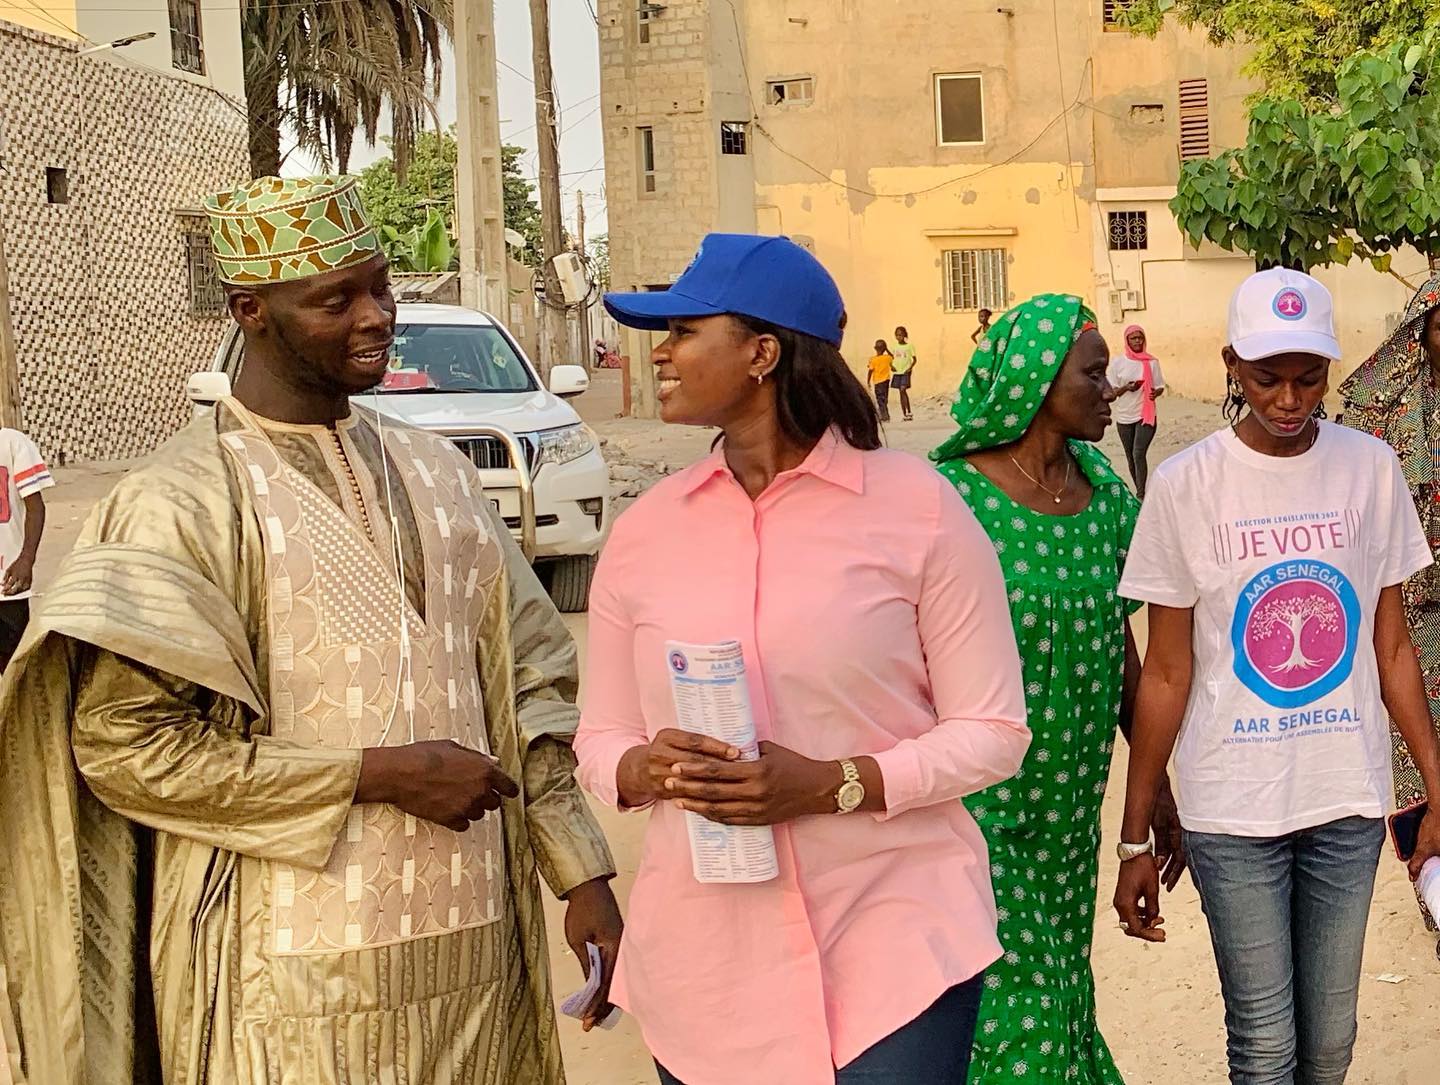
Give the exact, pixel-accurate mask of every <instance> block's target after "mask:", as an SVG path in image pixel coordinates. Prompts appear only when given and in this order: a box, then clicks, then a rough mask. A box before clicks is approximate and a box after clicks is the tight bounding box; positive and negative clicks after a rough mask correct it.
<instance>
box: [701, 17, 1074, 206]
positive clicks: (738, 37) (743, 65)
mask: <svg viewBox="0 0 1440 1085" xmlns="http://www.w3.org/2000/svg"><path fill="white" fill-rule="evenodd" d="M725 2H726V5H727V6H728V7H729V8H730V20H731V22H732V23H734V25H735V41H736V42H737V48H738V50H739V53H740V70H741V73H742V74H743V75H744V77H745V91H746V94H747V96H748V97H749V99H750V122H751V124H752V125H753V126H754V128H755V130H756V131H757V132H759V133H760V134H761V135H762V136H764V137H765V139H766V140H767V141H769V143H770V146H772V147H774V148H775V150H777V151H779V152H780V153H781V154H782V155H784V156H785V157H786V158H788V159H790V160H791V161H793V162H796V163H798V164H799V165H802V166H804V167H805V168H806V169H808V170H810V171H811V172H812V173H814V174H815V175H816V176H817V177H819V178H821V179H822V180H824V181H825V183H826V184H830V185H834V186H835V187H836V188H839V189H843V190H844V191H846V192H854V193H856V194H857V195H861V196H869V197H870V198H872V199H878V200H908V199H910V198H911V197H913V196H927V195H929V194H930V193H932V192H938V191H939V190H940V189H942V188H949V187H950V186H951V185H958V184H961V183H963V182H965V181H971V180H974V179H975V178H976V177H980V176H983V175H984V174H987V173H989V172H990V171H991V170H997V169H999V168H1000V167H1001V166H1008V165H1010V164H1011V163H1012V162H1014V161H1015V160H1016V159H1018V158H1020V157H1021V156H1023V155H1024V154H1026V153H1027V152H1028V151H1029V150H1030V149H1031V148H1032V147H1034V146H1035V145H1036V144H1037V143H1039V142H1040V141H1041V140H1042V139H1044V138H1045V136H1046V134H1047V133H1049V131H1050V129H1052V128H1054V127H1055V126H1056V125H1057V124H1059V123H1060V122H1061V121H1062V120H1065V119H1066V118H1067V117H1068V116H1069V115H1070V114H1071V113H1072V112H1073V111H1074V110H1075V109H1077V108H1080V106H1081V105H1082V103H1081V101H1080V99H1081V97H1082V96H1083V94H1084V90H1083V88H1084V86H1085V73H1086V72H1088V71H1089V70H1090V68H1091V66H1092V65H1093V64H1094V63H1095V60H1094V58H1093V57H1091V58H1089V59H1087V60H1086V61H1085V67H1084V68H1083V69H1081V73H1080V86H1081V88H1082V90H1081V91H1080V93H1079V94H1077V95H1076V96H1075V100H1074V101H1073V102H1071V103H1070V104H1069V105H1068V106H1066V107H1065V108H1064V109H1062V110H1061V111H1060V113H1059V114H1058V115H1057V116H1055V117H1053V118H1051V120H1050V122H1049V123H1048V124H1046V125H1045V127H1044V128H1042V129H1040V131H1039V133H1037V134H1036V136H1035V138H1034V139H1032V140H1031V141H1030V142H1029V143H1027V144H1025V146H1023V147H1021V148H1020V149H1019V150H1018V151H1016V152H1015V153H1014V154H1012V155H1011V156H1010V157H1009V158H1006V159H1004V160H1003V161H1000V162H992V163H990V164H989V165H987V166H983V167H982V168H980V169H978V170H976V171H974V172H973V173H967V174H964V175H963V176H960V177H952V178H950V179H949V180H948V181H941V182H940V183H939V184H935V185H931V186H929V187H928V188H921V189H917V190H915V191H914V192H876V191H874V190H873V189H868V188H861V187H859V186H858V185H852V184H847V183H846V182H844V181H837V180H835V179H834V178H833V177H831V176H830V174H829V173H827V172H826V171H825V170H823V169H821V168H820V167H819V166H817V165H815V164H814V163H813V162H807V161H806V160H805V159H803V158H801V157H800V156H799V155H797V154H795V153H793V152H791V151H788V150H786V149H785V148H784V147H782V146H781V145H780V143H779V141H778V140H776V138H775V137H774V136H773V135H771V134H770V132H769V130H767V129H766V127H765V125H764V124H762V123H761V121H760V110H759V108H758V107H757V106H756V104H755V91H754V83H753V82H752V81H751V79H750V65H749V63H748V62H747V61H746V58H745V45H744V42H745V35H744V34H743V33H742V32H741V30H740V15H739V13H738V12H737V11H736V10H735V0H725Z"/></svg>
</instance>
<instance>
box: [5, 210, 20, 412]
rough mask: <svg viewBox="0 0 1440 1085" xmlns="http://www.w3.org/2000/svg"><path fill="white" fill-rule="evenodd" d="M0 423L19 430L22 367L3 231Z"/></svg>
mask: <svg viewBox="0 0 1440 1085" xmlns="http://www.w3.org/2000/svg"><path fill="white" fill-rule="evenodd" d="M0 426H5V427H7V428H9V429H20V428H21V426H20V367H19V363H18V361H17V360H16V357H15V329H14V327H13V326H12V325H11V323H10V271H9V268H8V267H7V266H6V263H5V235H4V233H3V232H0Z"/></svg>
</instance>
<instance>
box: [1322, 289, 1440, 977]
mask: <svg viewBox="0 0 1440 1085" xmlns="http://www.w3.org/2000/svg"><path fill="white" fill-rule="evenodd" d="M1437 384H1440V275H1436V276H1433V277H1432V278H1431V279H1430V281H1429V282H1427V283H1426V284H1425V285H1424V286H1422V287H1421V288H1420V290H1419V292H1418V293H1416V295H1415V297H1414V299H1413V300H1412V301H1411V302H1410V306H1409V308H1407V309H1406V310H1405V315H1404V317H1403V318H1402V319H1401V321H1400V326H1399V327H1398V328H1396V329H1395V332H1394V334H1392V335H1391V336H1390V338H1388V339H1387V340H1385V342H1384V343H1383V344H1382V345H1381V347H1380V349H1379V350H1377V351H1376V352H1375V353H1374V354H1373V355H1371V356H1370V358H1369V360H1368V361H1366V362H1365V363H1364V364H1363V365H1361V366H1360V368H1359V369H1357V370H1355V372H1354V373H1352V374H1351V375H1350V376H1349V377H1348V378H1347V379H1346V380H1345V382H1344V383H1343V384H1341V385H1340V394H1341V396H1342V397H1343V398H1344V402H1345V409H1344V413H1343V414H1342V415H1341V421H1342V422H1343V423H1344V424H1345V425H1347V426H1350V427H1352V428H1354V429H1358V430H1361V431H1362V432H1365V433H1369V434H1371V435H1373V436H1375V437H1379V438H1380V439H1381V440H1383V441H1386V442H1388V443H1389V444H1390V446H1391V447H1392V448H1393V449H1394V450H1395V454H1396V455H1397V456H1399V457H1400V466H1401V468H1402V469H1403V470H1404V472H1405V481H1406V482H1407V483H1409V485H1410V494H1411V496H1412V497H1414V499H1415V510H1416V511H1417V512H1418V513H1419V514H1420V523H1421V524H1422V525H1423V526H1424V528H1425V537H1426V538H1427V539H1429V540H1430V548H1431V549H1432V550H1434V551H1435V553H1436V554H1437V555H1440V391H1437ZM1401 594H1402V596H1403V598H1404V601H1405V618H1406V622H1407V624H1408V625H1409V626H1410V639H1411V640H1413V641H1414V642H1415V650H1416V652H1417V653H1418V654H1419V656H1420V673H1421V675H1422V676H1423V677H1424V679H1425V693H1426V695H1427V696H1428V697H1429V699H1430V718H1431V719H1432V720H1434V721H1437V729H1440V567H1437V566H1434V565H1432V566H1430V568H1428V569H1425V570H1423V571H1422V572H1419V573H1417V574H1416V575H1415V576H1413V577H1411V578H1410V579H1409V580H1407V581H1406V582H1405V583H1404V585H1403V586H1402V588H1401ZM1390 741H1391V743H1392V746H1393V754H1392V757H1393V762H1394V767H1395V803H1396V805H1397V806H1398V807H1406V806H1409V805H1411V804H1412V803H1416V802H1419V801H1420V800H1421V799H1423V798H1425V785H1424V784H1423V783H1422V782H1421V779H1420V770H1419V769H1418V768H1417V767H1416V765H1415V759H1414V758H1413V757H1411V756H1410V751H1409V749H1407V748H1406V746H1405V740H1404V739H1402V738H1401V737H1400V734H1399V732H1397V731H1396V730H1395V729H1394V728H1391V731H1390ZM1420 915H1421V917H1422V918H1423V919H1424V921H1425V926H1426V929H1427V930H1430V931H1434V930H1435V929H1436V923H1435V917H1433V916H1431V915H1430V912H1429V910H1428V909H1426V907H1425V902H1424V901H1421V902H1420ZM1436 955H1437V956H1440V945H1437V946H1436Z"/></svg>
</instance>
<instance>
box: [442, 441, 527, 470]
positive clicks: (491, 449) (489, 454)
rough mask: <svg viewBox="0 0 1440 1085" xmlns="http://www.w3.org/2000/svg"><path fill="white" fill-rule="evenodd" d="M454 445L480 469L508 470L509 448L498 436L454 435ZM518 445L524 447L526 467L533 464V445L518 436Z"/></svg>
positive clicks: (509, 466) (509, 465) (509, 464)
mask: <svg viewBox="0 0 1440 1085" xmlns="http://www.w3.org/2000/svg"><path fill="white" fill-rule="evenodd" d="M453 440H454V442H455V447H456V448H458V449H459V450H460V451H461V452H463V453H465V456H466V458H467V459H469V461H470V462H471V463H473V464H474V465H475V466H476V467H478V468H480V469H481V470H482V471H497V470H498V471H508V470H509V469H510V468H511V466H513V465H512V464H511V463H510V450H509V449H508V448H506V447H505V442H504V441H502V440H500V438H498V437H455V438H453ZM520 445H521V447H522V448H524V449H525V464H526V466H527V467H530V468H534V466H535V446H534V445H532V444H531V443H530V442H529V441H527V440H526V439H525V438H523V437H521V438H520Z"/></svg>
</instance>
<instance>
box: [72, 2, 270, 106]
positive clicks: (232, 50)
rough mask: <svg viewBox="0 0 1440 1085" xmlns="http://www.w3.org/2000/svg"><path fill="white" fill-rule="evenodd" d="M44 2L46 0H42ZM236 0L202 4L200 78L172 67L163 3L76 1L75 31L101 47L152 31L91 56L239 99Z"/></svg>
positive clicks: (240, 76)
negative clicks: (144, 37) (141, 38)
mask: <svg viewBox="0 0 1440 1085" xmlns="http://www.w3.org/2000/svg"><path fill="white" fill-rule="evenodd" d="M46 2H47V4H48V0H46ZM240 2H241V0H202V3H201V5H200V16H201V29H200V38H201V44H202V47H203V48H204V51H205V74H203V75H192V74H191V73H189V72H182V71H180V70H179V69H178V68H176V67H175V65H174V63H173V61H172V57H171V51H170V6H169V4H168V2H167V0H78V2H77V3H76V4H75V5H73V6H74V7H76V8H77V18H78V28H79V31H80V33H81V35H82V36H84V37H85V38H88V39H89V40H90V41H93V42H97V43H101V42H109V41H115V40H117V39H119V38H125V37H129V36H130V35H132V34H143V33H145V32H147V31H149V32H153V33H154V35H155V36H154V37H153V38H149V39H147V40H145V41H139V42H136V43H135V44H134V45H127V46H125V47H124V48H123V49H116V50H113V51H111V50H106V51H105V52H99V53H94V54H92V55H93V56H95V57H98V58H102V59H105V60H107V61H109V62H110V63H114V64H121V65H124V64H133V65H142V66H144V67H147V68H151V69H154V70H156V71H158V72H161V73H163V74H165V75H169V76H172V77H173V78H176V79H183V80H185V81H186V82H189V83H198V84H201V85H202V86H210V87H214V88H215V89H216V90H218V91H222V92H223V93H225V94H228V95H230V96H231V97H232V98H238V99H240V100H242V101H243V100H244V97H245V66H244V60H243V57H242V56H241V49H240Z"/></svg>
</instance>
